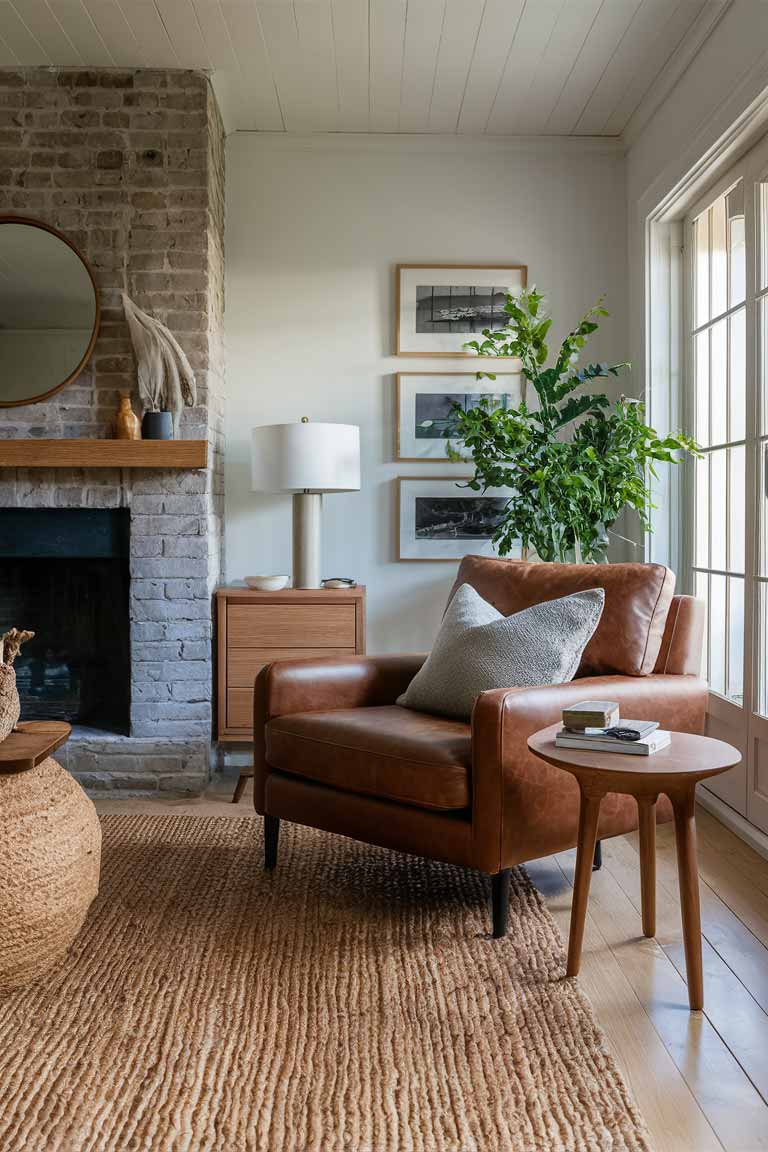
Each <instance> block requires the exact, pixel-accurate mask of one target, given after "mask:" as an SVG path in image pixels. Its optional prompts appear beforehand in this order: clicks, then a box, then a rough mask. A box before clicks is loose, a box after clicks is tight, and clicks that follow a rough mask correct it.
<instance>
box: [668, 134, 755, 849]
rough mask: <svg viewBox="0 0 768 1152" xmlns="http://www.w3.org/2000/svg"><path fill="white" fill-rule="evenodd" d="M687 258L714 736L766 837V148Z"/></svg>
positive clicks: (698, 566)
mask: <svg viewBox="0 0 768 1152" xmlns="http://www.w3.org/2000/svg"><path fill="white" fill-rule="evenodd" d="M684 247H685V251H686V254H687V268H688V276H687V286H688V292H687V299H686V306H685V317H686V320H685V323H686V329H687V334H686V394H685V405H684V407H685V411H686V423H687V424H688V426H689V427H690V426H692V429H693V432H694V435H695V437H696V439H697V440H698V442H699V444H700V445H701V447H702V450H703V455H702V458H701V459H700V460H697V461H696V462H695V463H694V464H693V465H692V466H691V469H690V472H691V473H693V476H692V478H691V477H690V475H689V479H692V482H690V483H688V484H687V485H686V493H687V494H686V497H685V511H686V513H687V515H686V516H685V517H684V524H685V526H686V529H687V533H688V539H687V547H686V554H687V557H688V565H687V566H688V569H689V575H690V584H691V586H692V588H693V591H694V593H695V595H696V596H697V597H699V598H700V599H702V600H703V601H705V603H706V606H707V624H706V633H705V657H704V674H705V675H706V676H707V678H708V680H709V686H710V692H711V694H710V707H709V712H710V730H712V731H713V734H715V735H723V736H724V737H725V738H729V739H731V740H732V741H734V742H736V743H738V744H739V746H740V748H741V749H742V752H743V755H744V766H743V771H742V774H741V776H738V777H737V776H734V779H737V778H738V779H740V780H741V781H742V785H741V787H742V793H739V791H738V788H736V787H735V786H734V784H733V783H731V784H728V785H725V787H726V788H727V789H729V791H726V792H725V794H724V798H725V799H726V800H727V802H728V803H731V804H732V806H734V807H736V808H737V809H738V810H739V811H741V812H742V813H743V814H745V815H748V816H749V818H750V819H752V820H753V821H754V822H755V823H757V824H758V825H760V826H761V827H763V828H764V829H765V830H766V831H768V141H766V140H764V141H762V142H761V143H760V144H759V145H757V146H756V147H755V148H753V149H752V151H751V152H750V153H748V155H747V156H746V157H745V158H744V159H743V160H741V161H740V162H739V163H738V164H737V165H736V166H735V167H734V168H733V169H732V170H731V172H730V173H729V174H728V175H727V176H725V177H724V178H722V179H721V180H720V181H719V183H718V184H717V185H716V186H715V187H713V188H712V189H711V190H710V192H709V193H708V194H707V195H705V196H704V197H702V198H701V199H700V200H699V202H698V203H697V204H696V205H695V206H694V208H693V209H692V210H691V211H690V212H689V214H688V216H687V218H686V220H685V240H684ZM742 797H743V798H742Z"/></svg>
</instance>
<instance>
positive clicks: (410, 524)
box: [397, 476, 520, 564]
mask: <svg viewBox="0 0 768 1152" xmlns="http://www.w3.org/2000/svg"><path fill="white" fill-rule="evenodd" d="M469 479H470V477H469V476H398V478H397V529H398V531H397V558H398V560H409V561H419V562H426V563H436V562H439V561H450V562H451V563H454V564H455V563H456V562H457V561H459V560H461V559H462V558H463V557H464V556H496V555H497V552H496V550H495V548H494V547H493V545H492V544H491V533H490V532H489V534H488V535H486V536H484V535H481V534H478V535H472V536H467V535H453V536H451V535H450V534H446V535H441V536H434V537H432V538H431V539H430V538H429V537H427V538H422V539H421V540H420V539H419V529H418V525H417V523H416V515H417V509H416V500H417V499H419V498H426V499H431V500H433V501H435V502H436V506H437V509H438V510H440V504H439V503H438V502H441V501H442V502H445V501H446V500H454V499H455V500H457V501H458V500H461V501H467V502H471V503H472V504H474V505H478V503H479V502H481V501H485V500H493V501H506V499H508V498H509V495H510V492H509V490H508V489H501V488H498V489H497V488H494V489H492V490H489V491H488V492H484V493H476V492H472V491H471V489H465V488H460V487H459V486H460V485H461V484H463V483H466V481H467V480H469ZM409 486H410V487H409ZM418 489H421V496H420V495H419V492H418ZM411 506H413V513H411ZM497 510H499V511H500V507H498V508H497ZM519 555H520V553H519V552H517V551H516V552H515V557H519Z"/></svg>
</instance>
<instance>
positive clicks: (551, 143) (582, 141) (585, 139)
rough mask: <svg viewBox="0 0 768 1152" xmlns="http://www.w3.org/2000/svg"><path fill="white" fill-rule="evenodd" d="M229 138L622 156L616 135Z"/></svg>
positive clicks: (282, 144)
mask: <svg viewBox="0 0 768 1152" xmlns="http://www.w3.org/2000/svg"><path fill="white" fill-rule="evenodd" d="M229 140H230V141H232V140H235V141H240V140H248V142H249V144H255V145H256V146H257V147H258V148H259V149H261V150H263V151H265V152H361V151H363V152H384V153H387V152H390V153H392V152H405V153H420V154H423V153H425V152H427V153H430V154H435V155H437V154H440V153H443V154H446V153H447V154H458V155H483V154H486V155H487V154H489V153H491V154H492V153H499V154H503V153H505V152H538V153H542V152H543V153H547V152H549V153H551V154H555V153H560V154H562V153H563V152H573V153H574V154H580V155H584V153H588V154H591V155H606V156H623V155H624V152H625V147H624V143H623V141H622V140H621V137H619V136H554V135H553V136H486V135H466V136H462V135H457V134H454V133H448V132H446V133H426V132H315V133H311V134H306V133H299V132H254V131H248V130H242V129H241V130H238V131H237V132H234V133H232V135H231V136H230V137H229Z"/></svg>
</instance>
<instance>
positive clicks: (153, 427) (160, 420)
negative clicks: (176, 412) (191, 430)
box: [141, 412, 173, 440]
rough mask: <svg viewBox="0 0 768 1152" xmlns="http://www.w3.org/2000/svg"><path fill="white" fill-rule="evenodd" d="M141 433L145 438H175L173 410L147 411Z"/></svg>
mask: <svg viewBox="0 0 768 1152" xmlns="http://www.w3.org/2000/svg"><path fill="white" fill-rule="evenodd" d="M141 434H142V436H143V437H144V439H145V440H173V412H145V413H144V419H143V420H142V422H141Z"/></svg>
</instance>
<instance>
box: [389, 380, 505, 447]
mask: <svg viewBox="0 0 768 1152" xmlns="http://www.w3.org/2000/svg"><path fill="white" fill-rule="evenodd" d="M505 363H506V361H505ZM494 375H495V376H496V379H495V380H478V379H477V373H476V372H440V371H436V370H434V369H433V370H430V371H428V372H397V373H396V375H395V460H399V461H402V462H408V463H417V462H419V463H420V462H422V461H425V460H427V461H431V460H437V461H441V462H442V463H446V462H449V463H450V462H451V460H450V457H449V456H448V455H447V453H446V452H444V451H443V452H441V451H440V449H441V448H442V446H443V445H445V444H446V443H447V442H448V440H449V439H450V440H451V443H452V444H453V445H454V447H456V448H457V450H458V451H461V449H462V447H463V443H464V442H463V441H462V440H457V439H456V438H454V437H449V436H435V437H425V438H424V439H420V437H419V432H418V429H419V396H426V397H428V396H429V395H434V396H435V398H436V401H437V400H438V398H439V397H440V396H441V394H442V397H443V399H445V400H446V401H447V400H448V398H449V397H450V398H453V397H455V398H456V399H457V400H458V399H459V398H460V397H461V396H462V395H464V396H468V395H471V396H503V397H505V398H506V399H507V400H508V401H509V403H507V404H505V405H504V406H505V407H509V406H511V405H513V404H514V405H515V406H516V405H519V404H520V403H521V401H523V400H525V396H526V382H525V377H524V376H523V374H522V372H511V371H509V369H507V371H505V372H497V373H494ZM441 380H442V381H445V388H444V389H440V388H438V387H437V385H438V384H439V382H440V381H441ZM419 381H421V382H422V388H423V391H422V392H419V391H410V392H409V387H410V385H416V384H417V383H418V382H419ZM462 385H463V386H462ZM443 407H444V408H446V416H447V407H449V406H446V405H444V406H443ZM417 449H423V450H422V451H420V452H419V451H417Z"/></svg>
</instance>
